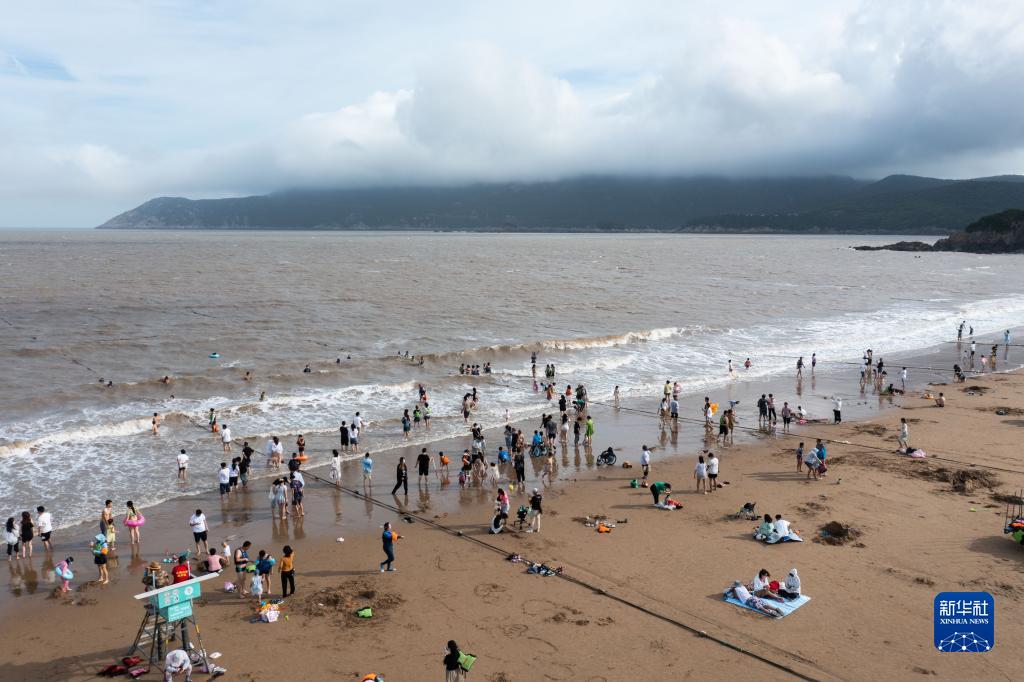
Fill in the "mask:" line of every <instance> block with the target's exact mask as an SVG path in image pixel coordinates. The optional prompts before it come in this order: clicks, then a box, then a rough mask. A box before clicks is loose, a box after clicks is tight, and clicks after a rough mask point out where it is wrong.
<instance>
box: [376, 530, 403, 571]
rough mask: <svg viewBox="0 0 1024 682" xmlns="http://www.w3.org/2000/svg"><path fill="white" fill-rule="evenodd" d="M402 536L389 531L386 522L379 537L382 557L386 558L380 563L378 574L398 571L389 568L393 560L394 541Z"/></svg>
mask: <svg viewBox="0 0 1024 682" xmlns="http://www.w3.org/2000/svg"><path fill="white" fill-rule="evenodd" d="M401 539H402V536H401V535H399V534H398V533H396V532H395V531H393V530H391V522H390V521H388V522H386V523H385V524H384V533H383V534H382V535H381V541H382V542H383V545H384V555H385V556H386V557H387V561H382V562H381V564H380V572H381V573H383V572H384V571H392V572H393V571H397V570H398V569H396V568H393V567H392V566H391V564H392V562H394V560H395V540H401Z"/></svg>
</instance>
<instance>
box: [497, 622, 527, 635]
mask: <svg viewBox="0 0 1024 682" xmlns="http://www.w3.org/2000/svg"><path fill="white" fill-rule="evenodd" d="M529 629H530V626H529V625H524V624H522V623H512V624H511V625H506V626H505V627H503V628H502V629H501V631H502V632H503V633H504V634H505V636H506V637H522V636H523V635H524V634H526V631H527V630H529Z"/></svg>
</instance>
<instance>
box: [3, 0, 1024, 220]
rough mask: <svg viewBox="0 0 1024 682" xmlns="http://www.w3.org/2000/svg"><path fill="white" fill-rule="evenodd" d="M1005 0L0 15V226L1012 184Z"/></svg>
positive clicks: (1017, 78)
mask: <svg viewBox="0 0 1024 682" xmlns="http://www.w3.org/2000/svg"><path fill="white" fill-rule="evenodd" d="M1022 83H1024V2H1020V1H1019V0H986V1H985V2H964V1H962V0H961V1H960V2H928V1H925V0H918V1H916V2H900V1H898V0H888V1H885V2H874V1H868V0H864V1H859V0H830V1H827V2H822V1H821V0H815V1H802V0H787V1H786V2H764V1H763V0H758V1H756V2H755V1H746V0H731V1H730V2H686V1H683V0H677V1H675V2H672V1H664V2H658V1H654V0H650V1H647V0H630V1H629V2H625V1H624V0H619V1H618V2H606V1H604V0H588V1H586V2H577V1H575V0H562V1H558V2H552V1H551V0H548V1H547V2H533V1H531V0H519V1H518V2H515V3H498V2H489V1H485V0H480V1H470V0H465V1H463V2H453V1H449V0H431V1H430V2H424V1H422V0H419V1H405V0H392V1H391V2H385V3H371V2H365V1H364V2H348V1H346V0H324V1H320V0H293V1H292V2H284V1H279V2H269V1H265V0H246V1H245V2H242V1H240V0H238V1H234V2H221V1H218V0H202V1H200V0H193V1H173V0H147V1H145V2H143V1H131V2H129V1H127V0H122V1H103V0H94V1H92V2H74V1H63V2H62V1H51V2H22V3H7V4H6V6H5V8H4V13H3V18H2V19H0V226H6V227H85V226H94V225H97V224H99V223H101V222H103V221H105V220H107V219H108V218H110V217H112V216H113V215H115V214H117V213H120V212H122V211H124V210H127V209H129V208H132V207H134V206H136V205H138V204H140V203H142V202H143V201H145V200H147V199H150V198H153V197H156V196H187V197H192V198H208V197H223V196H244V195H249V194H261V193H265V192H270V191H274V190H280V189H288V188H295V187H352V186H365V185H386V186H389V185H390V186H393V185H410V184H419V185H441V184H443V185H451V184H461V183H473V182H492V181H533V180H554V179H559V178H566V177H575V176H579V175H593V174H599V175H631V176H637V175H639V176H648V175H659V176H665V175H703V174H714V175H729V176H765V175H771V176H780V175H781V176H793V175H823V174H842V175H852V176H855V177H859V178H868V179H870V178H880V177H884V176H885V175H887V174H890V173H915V174H923V175H933V176H938V177H950V178H962V177H977V176H984V175H996V174H1002V173H1024V88H1022V87H1021V84H1022Z"/></svg>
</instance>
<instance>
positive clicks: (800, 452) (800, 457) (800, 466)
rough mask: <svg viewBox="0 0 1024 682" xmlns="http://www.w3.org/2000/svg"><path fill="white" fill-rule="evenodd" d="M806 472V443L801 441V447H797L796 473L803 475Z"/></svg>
mask: <svg viewBox="0 0 1024 682" xmlns="http://www.w3.org/2000/svg"><path fill="white" fill-rule="evenodd" d="M803 470H804V442H803V441H800V445H797V446H796V471H797V473H801V472H803Z"/></svg>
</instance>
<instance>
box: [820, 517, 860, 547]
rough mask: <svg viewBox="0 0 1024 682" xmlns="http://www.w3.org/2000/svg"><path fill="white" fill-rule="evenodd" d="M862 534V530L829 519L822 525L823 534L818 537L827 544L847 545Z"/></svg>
mask: <svg viewBox="0 0 1024 682" xmlns="http://www.w3.org/2000/svg"><path fill="white" fill-rule="evenodd" d="M860 536H861V532H860V531H859V530H857V529H856V528H853V527H851V526H848V525H846V524H845V523H840V522H839V521H829V522H828V523H826V524H825V525H824V526H822V527H821V535H820V537H818V538H817V539H818V540H819V541H820V542H824V543H825V544H826V545H845V544H846V543H848V542H853V541H854V540H856V539H857V538H859V537H860Z"/></svg>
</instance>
